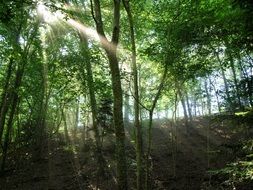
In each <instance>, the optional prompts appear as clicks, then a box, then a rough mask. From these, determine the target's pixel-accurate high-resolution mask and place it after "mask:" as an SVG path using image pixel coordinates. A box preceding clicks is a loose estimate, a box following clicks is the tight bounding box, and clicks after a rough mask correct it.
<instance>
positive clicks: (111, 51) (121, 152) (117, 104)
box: [91, 0, 128, 190]
mask: <svg viewBox="0 0 253 190" xmlns="http://www.w3.org/2000/svg"><path fill="white" fill-rule="evenodd" d="M91 2H94V7H93V3H92V5H91V6H92V7H91V8H92V15H93V18H94V20H95V23H96V29H97V32H98V34H99V37H100V42H101V45H102V47H103V49H104V50H105V52H106V55H107V58H108V60H109V66H110V71H111V80H112V91H113V123H114V128H115V135H116V154H117V155H116V157H117V182H118V189H119V190H126V189H128V185H127V163H126V153H125V130H124V123H123V112H122V106H123V97H122V88H121V80H120V70H119V63H118V58H117V55H116V51H117V45H118V41H119V32H120V0H114V1H113V2H114V11H113V12H114V15H113V28H112V41H111V42H109V41H108V40H107V38H106V36H105V32H104V28H103V22H102V15H101V8H100V1H99V0H94V1H92V0H91Z"/></svg>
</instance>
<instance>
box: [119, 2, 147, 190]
mask: <svg viewBox="0 0 253 190" xmlns="http://www.w3.org/2000/svg"><path fill="white" fill-rule="evenodd" d="M123 4H124V7H125V10H126V12H127V17H128V22H129V29H130V37H131V46H132V47H131V49H132V65H131V67H132V72H133V78H134V96H135V98H134V126H135V129H136V137H135V139H136V140H135V143H136V163H137V190H142V189H143V150H142V129H141V125H140V115H139V114H140V105H139V87H138V70H137V63H136V47H135V35H134V23H133V17H132V12H131V8H130V4H129V1H128V0H123Z"/></svg>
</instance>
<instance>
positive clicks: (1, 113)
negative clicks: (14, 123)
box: [0, 58, 14, 142]
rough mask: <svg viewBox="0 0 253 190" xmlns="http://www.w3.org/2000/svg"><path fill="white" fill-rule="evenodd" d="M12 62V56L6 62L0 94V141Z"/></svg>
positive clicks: (7, 106) (0, 139)
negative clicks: (0, 92)
mask: <svg viewBox="0 0 253 190" xmlns="http://www.w3.org/2000/svg"><path fill="white" fill-rule="evenodd" d="M13 63H14V60H13V58H11V59H10V62H9V64H8V68H7V70H6V79H5V84H4V88H3V93H2V96H1V105H0V142H1V141H2V136H3V131H4V124H5V119H6V114H7V112H8V108H9V103H10V102H9V101H8V99H9V98H10V97H9V96H10V94H9V92H8V91H9V85H10V78H11V74H12V71H13Z"/></svg>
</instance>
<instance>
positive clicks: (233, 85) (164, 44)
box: [0, 0, 253, 190]
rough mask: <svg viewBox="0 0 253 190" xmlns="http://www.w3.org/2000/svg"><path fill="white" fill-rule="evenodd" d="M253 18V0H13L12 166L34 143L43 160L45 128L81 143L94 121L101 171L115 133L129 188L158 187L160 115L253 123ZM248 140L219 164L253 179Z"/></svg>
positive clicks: (2, 75)
mask: <svg viewBox="0 0 253 190" xmlns="http://www.w3.org/2000/svg"><path fill="white" fill-rule="evenodd" d="M252 18H253V3H252V2H251V1H250V0H241V1H240V0H206V1H204V0H156V1H154V0H153V1H152V0H139V1H133V0H132V1H130V0H122V1H120V0H114V1H106V0H104V1H100V0H90V1H86V0H82V1H81V0H66V1H64V0H50V1H49V0H43V1H42V0H41V1H37V0H16V1H12V0H5V1H2V2H1V4H0V52H1V53H0V84H1V85H0V96H1V99H0V142H1V147H0V165H1V168H0V172H1V174H2V175H3V176H4V175H5V174H6V172H7V171H8V170H9V168H10V166H12V165H15V163H14V164H13V163H12V161H13V160H14V162H17V163H18V160H20V158H22V153H19V154H18V152H20V151H21V152H22V151H24V148H25V149H26V148H27V149H30V150H32V151H31V152H32V153H31V159H32V160H38V159H41V158H42V157H43V154H44V153H43V151H44V148H43V147H44V146H45V139H50V138H56V136H58V135H61V134H62V135H63V136H64V137H65V141H66V142H67V143H68V144H71V141H72V140H73V139H74V140H75V138H76V139H77V138H78V135H80V133H84V134H86V133H87V131H88V130H90V131H91V133H92V136H93V138H92V142H93V146H94V148H93V149H92V151H93V153H94V158H95V159H96V163H97V168H96V170H97V171H96V176H99V177H98V178H101V179H104V178H106V176H107V175H108V171H109V170H110V169H109V168H108V167H107V162H108V160H107V159H106V154H105V153H104V152H105V151H104V150H103V145H104V143H105V141H106V139H107V140H108V137H109V139H110V138H111V139H113V142H114V144H115V152H114V154H115V164H114V168H113V171H114V170H115V173H116V181H117V183H116V184H117V186H118V189H131V188H136V189H138V190H141V189H146V190H147V189H154V178H153V177H152V176H153V175H152V173H153V171H152V170H153V167H152V166H153V160H152V151H153V148H152V144H153V141H152V130H153V127H154V126H153V125H154V121H153V120H154V119H156V120H159V119H160V120H162V119H163V120H164V119H169V120H170V123H172V124H171V125H176V122H177V121H179V120H180V121H181V122H182V123H181V124H182V125H183V126H184V128H185V130H186V132H187V133H188V135H190V131H191V128H194V127H195V124H194V121H195V120H196V119H197V118H200V117H202V116H206V117H207V118H208V119H207V120H208V121H209V120H210V121H213V120H215V121H218V122H219V123H223V121H227V120H229V121H230V122H232V124H231V123H229V124H228V125H230V124H231V125H233V126H237V127H238V130H239V128H243V130H244V129H245V130H247V131H248V133H247V134H252V106H253V19H252ZM213 117H215V118H214V119H213ZM216 117H217V118H216ZM234 120H235V121H234ZM204 127H206V128H207V127H208V126H204ZM129 130H130V132H129ZM208 130H209V129H208ZM210 130H211V129H210ZM231 130H233V132H234V133H237V132H238V130H236V129H234V128H233V129H231ZM80 131H81V132H80ZM239 131H240V130H239ZM128 133H130V136H131V138H132V139H133V143H132V145H133V146H134V150H135V159H133V160H134V161H132V163H129V153H128V150H127V148H126V139H127V138H126V136H127V134H128ZM173 135H175V134H173ZM173 138H174V137H173ZM173 138H172V141H173ZM85 139H87V138H84V141H85ZM208 142H209V141H208ZM84 144H86V146H89V143H88V142H86V141H85V142H84ZM238 144H239V145H238V146H240V149H242V150H241V152H240V156H239V157H238V159H237V160H231V163H230V165H228V166H227V167H225V168H219V170H218V169H217V170H212V171H210V174H212V175H214V176H216V175H221V176H223V175H225V176H223V177H222V180H223V181H225V180H226V179H227V180H228V181H229V185H228V188H231V187H232V188H236V187H237V186H236V185H237V183H238V184H241V183H243V182H245V181H246V182H247V183H246V184H247V185H246V187H249V188H250V187H252V186H250V185H251V184H252V180H253V156H252V150H253V146H252V137H250V135H249V137H247V139H246V138H245V141H241V142H240V143H239V142H238ZM233 148H234V147H233ZM17 163H16V164H17ZM133 163H134V164H135V168H134V172H135V173H136V175H135V176H134V177H133V176H132V175H128V173H129V172H128V170H129V164H130V165H131V164H133ZM133 180H134V181H135V182H134V184H133V183H129V181H133ZM129 184H132V186H133V187H132V186H131V185H129ZM216 185H217V184H216ZM100 188H101V189H103V187H100ZM0 189H1V188H0ZM206 189H207V188H206Z"/></svg>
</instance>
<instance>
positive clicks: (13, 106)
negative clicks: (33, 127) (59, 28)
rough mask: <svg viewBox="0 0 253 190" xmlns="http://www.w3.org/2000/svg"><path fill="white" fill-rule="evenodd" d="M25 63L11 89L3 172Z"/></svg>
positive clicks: (2, 164)
mask: <svg viewBox="0 0 253 190" xmlns="http://www.w3.org/2000/svg"><path fill="white" fill-rule="evenodd" d="M25 64H26V63H24V62H21V63H20V64H19V66H18V69H17V72H16V78H15V83H14V87H13V89H12V90H11V97H10V101H11V109H10V115H9V118H8V122H7V129H6V133H5V139H4V145H3V158H2V163H1V171H2V172H3V171H4V168H5V161H6V157H7V151H8V145H9V137H10V131H11V127H12V124H13V118H14V115H15V112H16V107H17V104H18V99H19V96H18V90H19V88H20V85H21V81H22V77H23V73H24V68H25Z"/></svg>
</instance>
